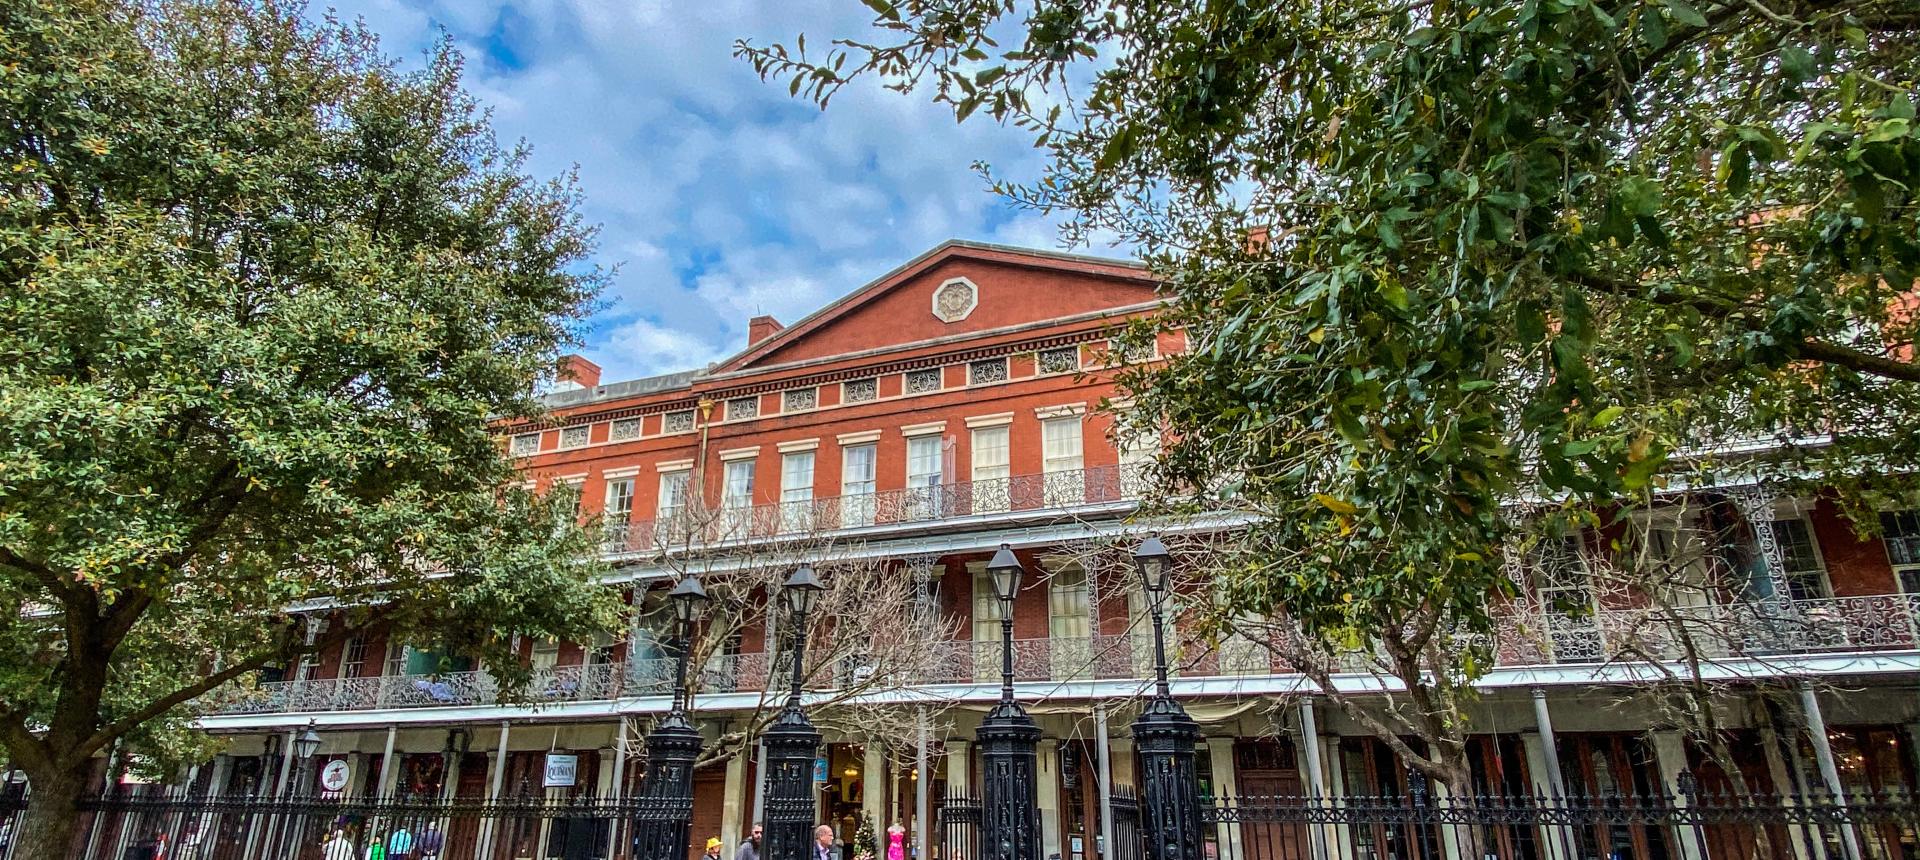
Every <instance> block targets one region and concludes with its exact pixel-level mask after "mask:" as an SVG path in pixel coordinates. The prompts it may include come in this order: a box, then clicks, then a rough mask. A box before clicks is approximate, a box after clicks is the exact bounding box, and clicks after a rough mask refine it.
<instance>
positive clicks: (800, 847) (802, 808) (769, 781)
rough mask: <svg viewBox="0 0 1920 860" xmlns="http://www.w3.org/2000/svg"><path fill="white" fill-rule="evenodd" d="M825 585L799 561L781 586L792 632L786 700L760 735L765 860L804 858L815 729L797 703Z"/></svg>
mask: <svg viewBox="0 0 1920 860" xmlns="http://www.w3.org/2000/svg"><path fill="white" fill-rule="evenodd" d="M825 590H826V586H824V585H821V584H820V578H819V577H817V576H815V575H814V573H813V568H812V567H811V566H809V565H804V564H803V565H801V566H800V567H799V568H798V569H796V570H794V572H793V573H792V574H789V575H788V576H787V582H786V585H785V587H784V588H783V589H782V590H781V598H782V600H783V601H784V602H785V603H786V609H787V616H788V618H789V619H790V620H789V622H788V628H789V629H790V630H791V631H792V634H793V643H792V646H791V647H792V652H791V655H792V659H793V683H792V687H791V688H790V689H789V690H788V693H787V706H786V707H785V708H782V709H781V710H780V716H778V717H776V718H774V721H773V725H771V726H768V727H767V731H766V733H765V734H763V735H761V743H763V744H765V745H766V750H767V776H766V782H765V786H766V788H765V792H764V796H765V798H766V804H765V805H766V811H765V814H764V815H763V816H762V819H761V820H762V821H763V823H764V828H765V830H766V846H767V847H766V852H767V853H766V858H767V860H808V856H809V855H808V851H807V846H808V844H809V843H811V842H812V841H813V839H812V836H813V806H814V802H813V801H814V796H813V759H814V756H815V755H817V754H818V753H819V749H820V732H818V731H816V730H815V729H814V727H813V723H812V722H811V721H810V720H808V719H807V713H806V711H804V710H802V709H801V707H800V684H801V682H802V681H803V680H805V678H806V674H805V673H806V663H807V615H808V614H810V613H812V612H813V609H814V606H815V604H817V603H818V602H819V600H820V593H821V592H823V591H825Z"/></svg>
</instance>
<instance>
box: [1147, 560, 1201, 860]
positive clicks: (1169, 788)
mask: <svg viewBox="0 0 1920 860" xmlns="http://www.w3.org/2000/svg"><path fill="white" fill-rule="evenodd" d="M1149 545H1150V547H1151V549H1150V548H1149V547H1148V546H1143V547H1142V548H1141V552H1140V553H1137V554H1136V558H1141V559H1142V561H1143V562H1159V563H1160V564H1161V565H1164V564H1166V563H1167V558H1166V550H1165V548H1164V547H1161V546H1160V542H1159V540H1157V539H1149ZM1148 557H1150V558H1148ZM1161 569H1163V568H1156V569H1154V570H1153V571H1152V573H1151V574H1149V573H1148V571H1147V564H1146V563H1143V564H1142V574H1143V576H1146V577H1147V579H1148V587H1147V588H1148V590H1147V595H1148V597H1149V600H1148V603H1149V605H1150V606H1151V608H1152V610H1153V672H1154V690H1153V698H1152V699H1151V700H1149V701H1148V702H1147V707H1146V708H1145V709H1144V710H1142V711H1141V712H1140V717H1139V718H1138V719H1136V720H1134V721H1133V743H1134V747H1135V748H1136V749H1137V750H1139V753H1140V768H1141V774H1140V806H1141V817H1142V819H1144V820H1143V821H1142V824H1144V825H1145V827H1144V829H1145V831H1146V834H1145V835H1146V840H1147V856H1146V860H1200V841H1201V840H1200V827H1201V824H1200V778H1199V775H1198V774H1196V773H1195V772H1194V761H1193V746H1194V744H1195V743H1197V742H1198V741H1199V740H1200V725H1199V724H1198V723H1195V722H1194V721H1193V719H1192V718H1191V717H1188V716H1187V709H1186V708H1183V707H1181V706H1180V703H1179V702H1178V701H1175V700H1174V698H1173V691H1172V690H1171V689H1170V688H1169V687H1168V686H1167V634H1166V629H1165V623H1166V622H1165V612H1164V610H1163V608H1162V601H1163V600H1164V599H1165V598H1166V592H1167V590H1168V587H1167V581H1166V579H1165V577H1164V576H1163V575H1161V574H1160V570H1161Z"/></svg>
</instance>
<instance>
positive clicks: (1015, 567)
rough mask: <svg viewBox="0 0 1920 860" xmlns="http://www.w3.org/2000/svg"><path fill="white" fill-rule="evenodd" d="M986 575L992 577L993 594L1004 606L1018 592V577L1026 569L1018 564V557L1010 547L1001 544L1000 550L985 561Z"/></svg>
mask: <svg viewBox="0 0 1920 860" xmlns="http://www.w3.org/2000/svg"><path fill="white" fill-rule="evenodd" d="M987 575H988V576H990V577H992V579H993V591H994V594H995V596H997V597H999V598H1000V603H1001V605H1002V606H1005V605H1007V604H1011V603H1012V602H1013V598H1014V596H1015V595H1017V594H1019V593H1020V578H1021V577H1022V576H1024V575H1026V569H1025V568H1022V567H1021V566H1020V559H1019V558H1018V557H1017V556H1015V555H1014V554H1013V549H1012V547H1009V546H1007V545H1006V544H1001V545H1000V550H999V551H998V552H995V553H994V554H993V559H992V560H991V561H988V562H987Z"/></svg>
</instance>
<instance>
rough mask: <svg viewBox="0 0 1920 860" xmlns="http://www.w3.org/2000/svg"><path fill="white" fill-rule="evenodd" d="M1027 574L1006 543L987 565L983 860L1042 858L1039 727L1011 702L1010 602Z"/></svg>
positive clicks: (978, 736) (979, 734)
mask: <svg viewBox="0 0 1920 860" xmlns="http://www.w3.org/2000/svg"><path fill="white" fill-rule="evenodd" d="M1025 573H1026V571H1025V570H1024V569H1023V568H1021V567H1020V559H1018V558H1016V557H1014V554H1013V550H1012V549H1010V548H1008V547H1007V545H1006V544H1001V545H1000V550H999V551H998V552H996V553H994V554H993V560H992V561H989V562H987V574H988V576H989V577H990V578H992V580H993V590H994V596H996V597H998V598H999V599H1000V702H999V704H996V705H994V706H993V710H991V711H988V712H987V716H986V719H984V720H982V721H981V722H980V730H979V731H978V732H977V733H976V734H975V735H974V738H975V741H976V742H977V743H979V745H980V764H981V770H982V772H983V775H984V777H985V785H983V786H982V787H981V788H982V791H981V795H982V796H981V810H982V813H983V815H982V820H981V827H980V854H979V856H980V858H981V860H1040V804H1039V796H1038V791H1039V780H1038V774H1039V762H1038V760H1037V757H1036V753H1035V749H1034V748H1035V745H1036V744H1038V743H1039V741H1040V727H1039V726H1036V725H1034V724H1033V718H1032V717H1030V716H1027V711H1026V709H1025V708H1022V707H1020V703H1019V702H1016V701H1014V700H1013V599H1014V597H1015V596H1016V595H1018V594H1019V593H1020V579H1021V577H1022V576H1023V575H1024V574H1025Z"/></svg>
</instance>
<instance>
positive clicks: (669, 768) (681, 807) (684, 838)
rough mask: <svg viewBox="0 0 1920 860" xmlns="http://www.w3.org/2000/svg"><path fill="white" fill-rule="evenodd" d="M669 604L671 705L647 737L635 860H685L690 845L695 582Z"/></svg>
mask: <svg viewBox="0 0 1920 860" xmlns="http://www.w3.org/2000/svg"><path fill="white" fill-rule="evenodd" d="M668 597H669V599H670V600H672V601H673V602H674V603H675V607H674V608H675V610H676V613H677V614H678V615H679V616H680V617H679V622H680V625H679V627H680V629H679V636H678V637H677V641H676V642H675V643H674V644H675V647H676V650H678V652H679V653H678V655H677V656H676V657H675V659H674V671H673V706H672V708H671V709H669V710H668V711H667V715H666V716H664V717H661V718H660V722H659V723H657V724H655V725H654V727H653V732H652V733H651V734H649V735H647V774H646V779H645V782H644V783H643V784H642V786H641V788H640V797H641V799H642V800H643V801H645V802H643V804H642V805H641V807H640V809H639V810H637V818H636V820H635V821H634V838H633V842H634V845H633V850H634V856H635V857H636V858H637V860H686V856H687V849H688V846H690V845H692V844H693V764H694V762H696V761H698V760H699V758H700V746H701V740H702V739H701V737H700V730H699V729H697V728H695V727H694V725H693V720H692V719H691V718H690V716H689V715H688V713H687V699H688V695H687V657H688V654H689V652H691V651H692V650H693V620H694V616H695V615H696V614H697V612H698V603H700V602H704V601H705V599H706V591H705V590H704V589H702V588H701V587H700V583H699V580H698V579H696V578H694V577H686V578H685V579H683V580H682V581H681V584H680V585H679V586H676V587H675V588H674V591H673V593H672V594H670V595H668Z"/></svg>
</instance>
